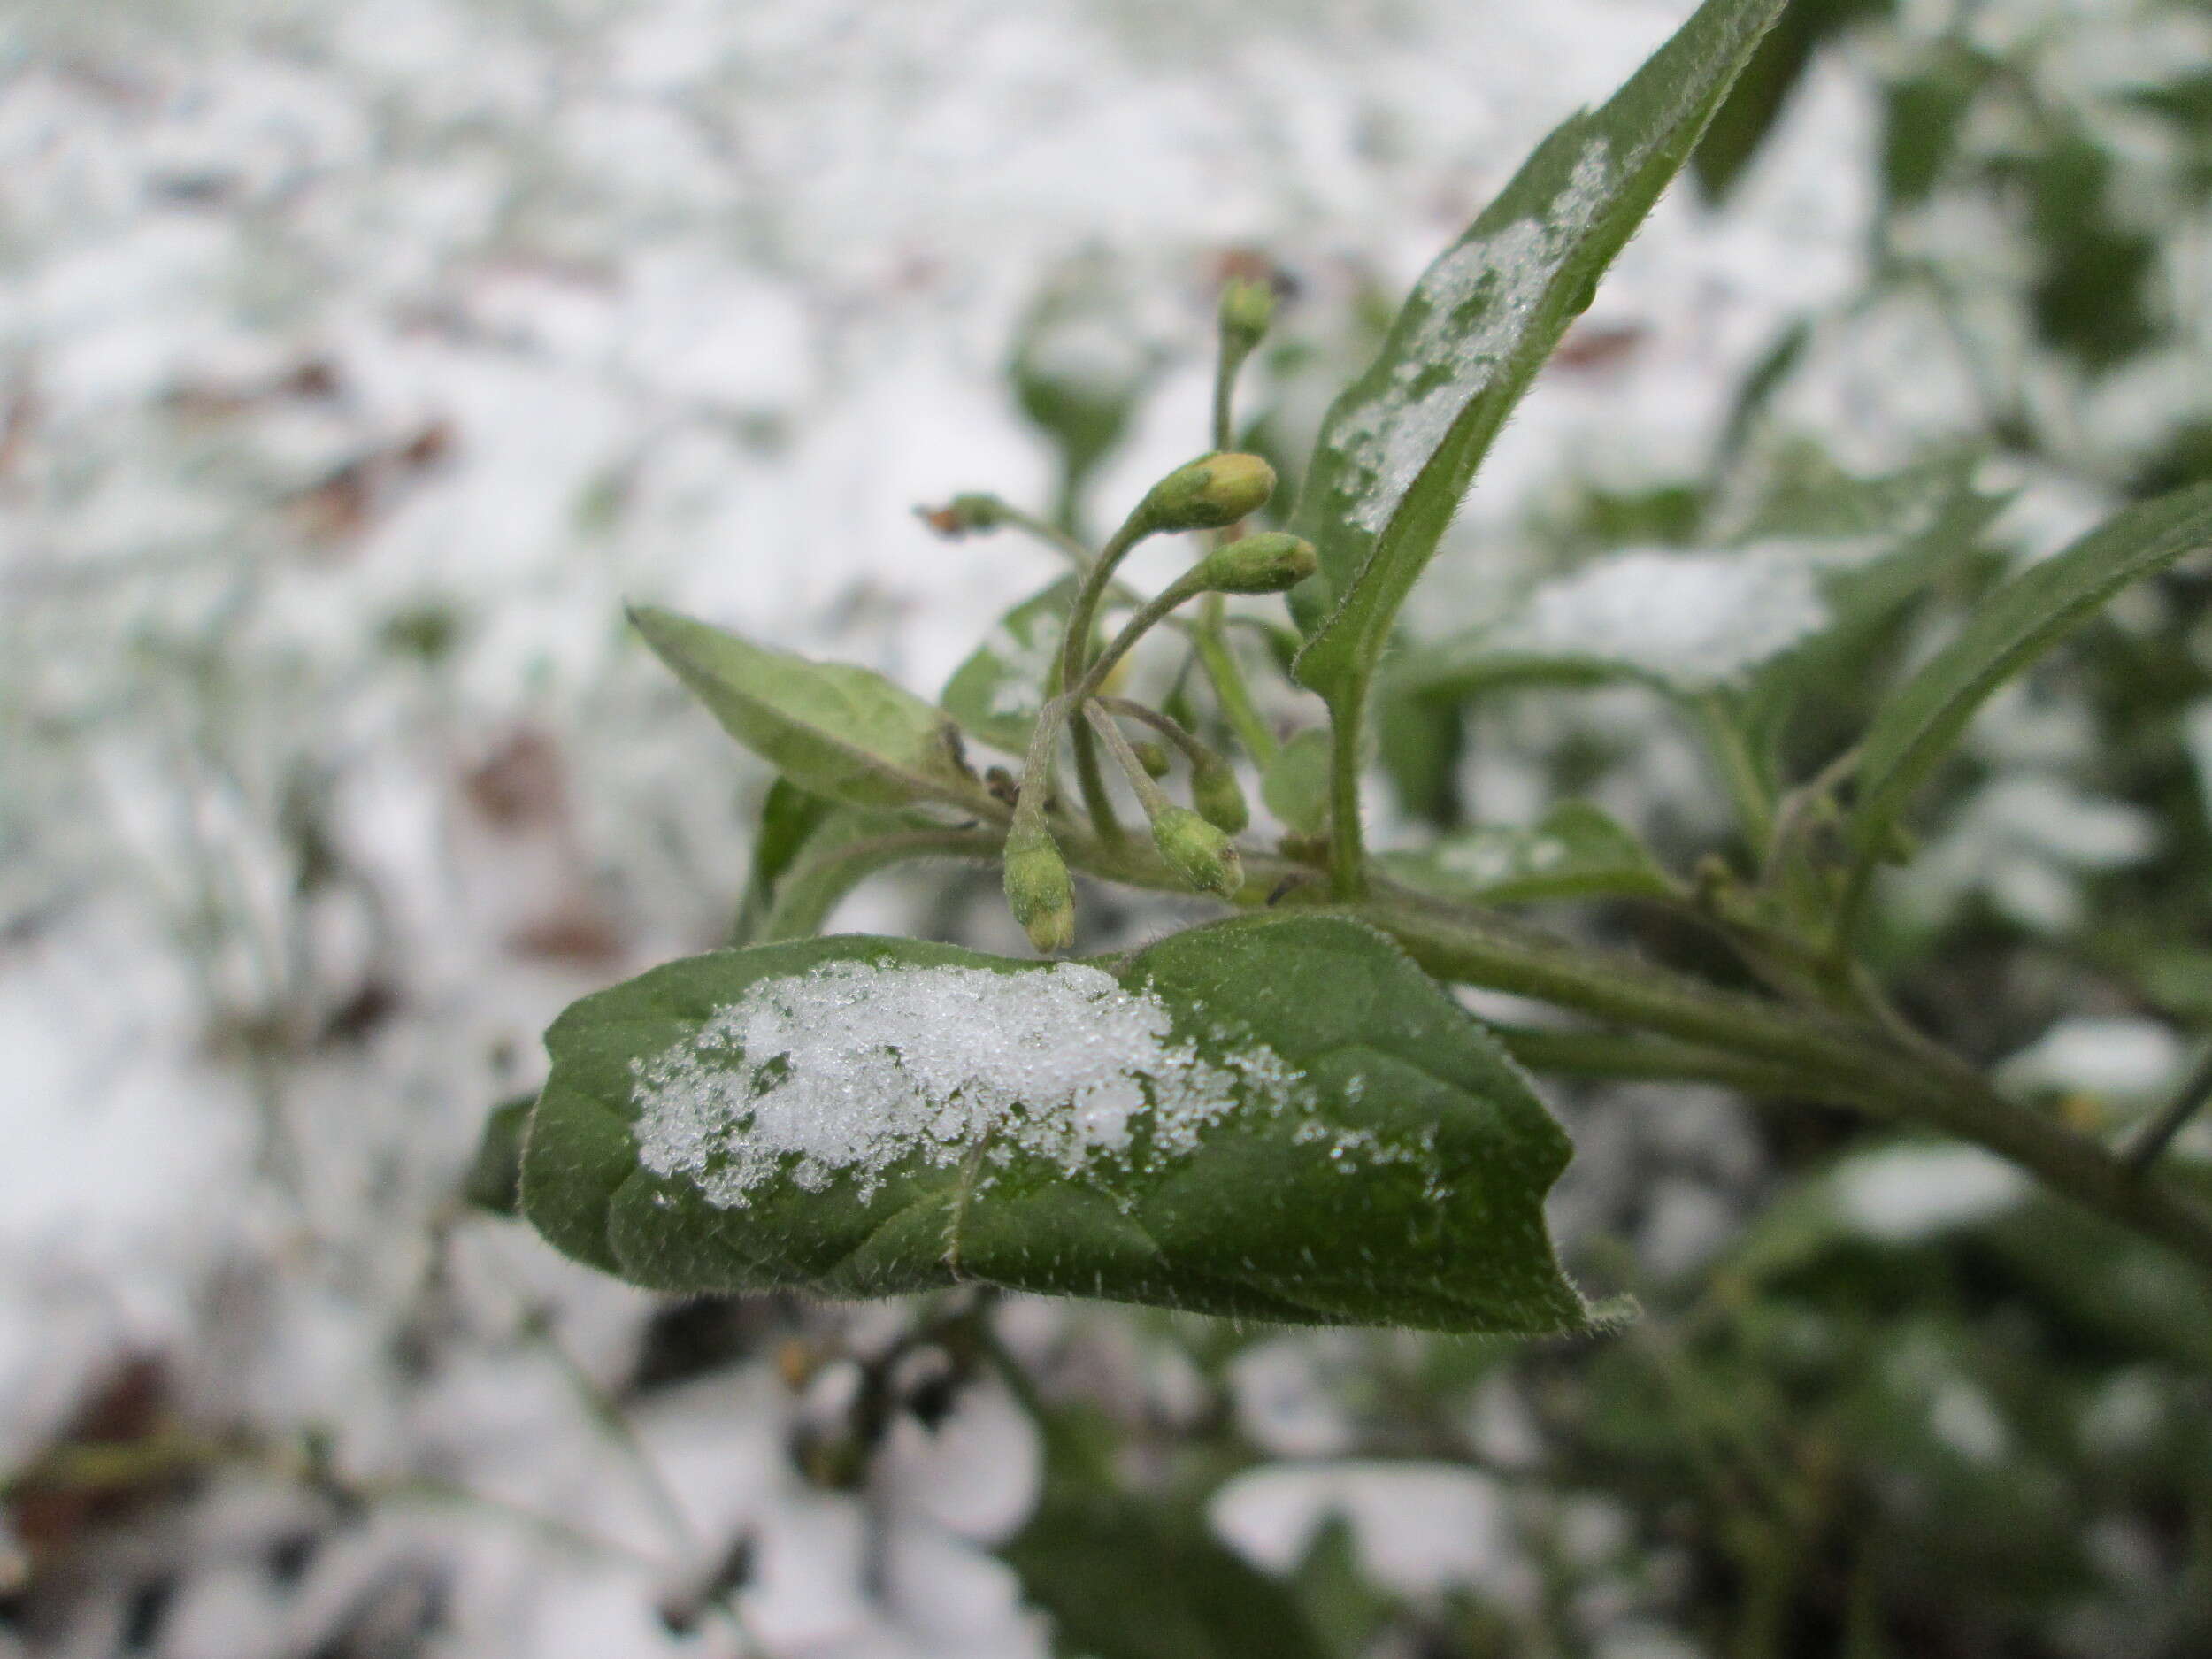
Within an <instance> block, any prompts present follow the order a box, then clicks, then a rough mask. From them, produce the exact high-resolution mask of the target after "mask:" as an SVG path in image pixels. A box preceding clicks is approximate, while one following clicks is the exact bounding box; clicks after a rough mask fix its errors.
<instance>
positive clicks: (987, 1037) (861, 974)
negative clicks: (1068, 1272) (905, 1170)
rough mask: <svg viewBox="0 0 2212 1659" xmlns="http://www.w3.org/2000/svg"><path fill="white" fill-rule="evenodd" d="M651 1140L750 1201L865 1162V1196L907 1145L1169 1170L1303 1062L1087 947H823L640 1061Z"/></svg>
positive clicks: (658, 1156) (660, 1166)
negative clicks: (1055, 951) (1045, 959)
mask: <svg viewBox="0 0 2212 1659" xmlns="http://www.w3.org/2000/svg"><path fill="white" fill-rule="evenodd" d="M633 1070H634V1073H635V1076H636V1083H635V1087H634V1094H633V1098H634V1102H635V1104H636V1106H637V1108H638V1120H637V1138H638V1148H639V1152H638V1156H639V1158H640V1161H641V1162H642V1163H643V1164H644V1165H645V1167H646V1168H648V1169H649V1170H651V1171H654V1172H655V1173H656V1174H658V1175H664V1176H677V1175H682V1176H687V1177H688V1178H689V1179H692V1180H694V1181H695V1182H696V1183H697V1184H698V1186H699V1188H700V1190H701V1191H702V1192H703V1193H704V1194H706V1196H707V1199H708V1200H709V1202H712V1203H714V1204H717V1205H718V1206H720V1207H722V1208H725V1209H731V1208H742V1207H744V1206H745V1205H746V1204H747V1203H749V1202H750V1199H751V1195H752V1194H753V1193H754V1191H755V1190H756V1189H757V1188H758V1187H762V1186H763V1185H764V1184H765V1183H767V1182H769V1181H771V1180H773V1179H778V1178H779V1177H780V1176H782V1175H784V1174H788V1176H789V1178H790V1179H793V1180H795V1181H796V1182H797V1183H798V1184H799V1186H800V1187H803V1188H804V1189H805V1190H807V1191H809V1192H818V1191H820V1190H822V1189H823V1188H824V1187H826V1186H827V1185H828V1184H829V1182H830V1181H831V1179H833V1178H834V1177H836V1176H838V1175H849V1176H851V1177H852V1178H853V1179H854V1180H855V1182H856V1184H857V1186H858V1188H859V1192H860V1195H861V1196H862V1198H864V1199H865V1198H867V1197H868V1196H870V1195H871V1194H873V1192H874V1191H875V1189H876V1188H877V1187H878V1186H879V1185H880V1184H881V1182H882V1179H883V1178H884V1176H885V1174H886V1173H887V1171H889V1170H890V1169H892V1168H893V1167H894V1166H895V1165H896V1164H901V1163H902V1162H904V1161H906V1160H908V1159H911V1158H919V1159H921V1160H923V1161H924V1162H926V1163H928V1164H939V1165H943V1164H953V1163H956V1162H957V1161H959V1160H960V1159H961V1158H962V1157H964V1156H968V1155H970V1154H971V1153H972V1152H973V1153H978V1154H980V1153H982V1152H983V1150H984V1148H989V1156H991V1158H992V1160H993V1161H994V1162H995V1163H1001V1164H1002V1163H1004V1162H1005V1161H1007V1159H1009V1158H1010V1156H1013V1155H1014V1154H1015V1153H1016V1152H1019V1153H1023V1154H1026V1155H1028V1156H1033V1157H1040V1158H1045V1159H1049V1160H1051V1161H1052V1162H1055V1163H1057V1164H1060V1165H1061V1166H1062V1167H1063V1168H1064V1169H1066V1170H1067V1171H1070V1172H1071V1173H1073V1172H1076V1171H1081V1170H1084V1169H1087V1168H1090V1167H1093V1166H1094V1164H1096V1162H1097V1161H1099V1160H1102V1159H1120V1160H1125V1161H1127V1162H1129V1163H1132V1164H1141V1165H1144V1166H1146V1167H1158V1166H1159V1165H1161V1164H1165V1163H1167V1162H1169V1161H1171V1160H1172V1159H1174V1158H1177V1157H1179V1156H1185V1155H1187V1154H1188V1153H1189V1152H1191V1151H1194V1149H1195V1148H1196V1147H1197V1145H1198V1141H1199V1138H1200V1136H1201V1134H1202V1133H1203V1132H1204V1130H1205V1129H1206V1127H1207V1126H1208V1125H1210V1124H1211V1123H1213V1122H1214V1121H1215V1120H1216V1119H1217V1118H1221V1117H1223V1116H1225V1114H1227V1113H1228V1112H1230V1111H1233V1110H1236V1109H1237V1108H1238V1106H1239V1105H1240V1104H1241V1103H1249V1104H1250V1105H1252V1106H1254V1107H1256V1108H1257V1109H1258V1110H1268V1111H1273V1110H1281V1109H1282V1108H1284V1107H1286V1106H1287V1105H1290V1104H1293V1103H1294V1102H1295V1101H1296V1100H1297V1098H1298V1096H1299V1086H1298V1077H1297V1072H1296V1071H1295V1070H1294V1068H1293V1067H1292V1066H1291V1065H1290V1064H1288V1062H1286V1061H1285V1060H1284V1059H1283V1058H1282V1056H1279V1055H1278V1054H1276V1053H1275V1052H1274V1051H1273V1050H1272V1049H1270V1048H1266V1047H1264V1046H1263V1045H1259V1044H1254V1043H1250V1042H1241V1043H1237V1044H1235V1045H1234V1046H1233V1047H1232V1048H1230V1049H1229V1051H1228V1052H1227V1053H1225V1055H1224V1056H1223V1058H1222V1060H1221V1061H1220V1063H1218V1064H1217V1063H1215V1062H1214V1061H1211V1060H1208V1059H1205V1058H1203V1057H1202V1056H1200V1054H1199V1052H1198V1050H1197V1048H1196V1047H1195V1046H1194V1044H1193V1043H1191V1042H1190V1041H1186V1040H1181V1039H1178V1038H1177V1037H1176V1036H1175V1035H1174V1031H1173V1024H1172V1021H1171V1018H1170V1016H1169V1013H1168V1010H1167V1006H1166V1004H1164V1002H1161V1001H1160V999H1159V998H1157V997H1156V996H1154V995H1151V994H1149V993H1148V992H1143V991H1131V990H1127V989H1125V988H1124V987H1122V986H1121V985H1120V984H1119V983H1118V982H1117V981H1116V980H1115V979H1113V978H1112V977H1111V976H1110V975H1109V974H1106V973H1104V972H1101V971H1100V970H1098V969H1096V968H1092V967H1086V966H1084V965H1082V964H1078V963H1058V964H1054V965H1053V966H1051V967H1049V968H1044V969H1039V970H1034V971H1031V972H1020V973H1000V972H993V971H992V970H990V969H987V968H961V967H949V966H943V967H929V968H915V967H908V966H883V965H878V964H873V963H866V962H826V963H823V964H820V965H819V966H818V967H816V968H814V969H812V970H811V971H810V972H806V973H803V974H800V975H797V976H795V977H792V978H788V979H764V980H761V981H759V982H757V983H756V984H755V985H753V986H751V987H748V988H747V990H746V992H745V994H744V995H742V996H741V997H740V998H739V999H738V1000H737V1001H736V1002H733V1003H731V1004H729V1005H727V1006H726V1007H723V1008H720V1009H718V1010H716V1011H715V1013H714V1014H713V1015H712V1016H711V1017H710V1018H709V1019H708V1020H707V1021H706V1023H705V1024H704V1025H703V1026H702V1027H701V1028H700V1030H699V1032H698V1033H697V1034H696V1035H695V1036H694V1037H691V1038H689V1039H687V1040H686V1041H682V1042H679V1043H677V1044H676V1045H674V1046H673V1047H672V1048H669V1049H668V1050H667V1051H666V1052H665V1053H664V1054H662V1055H661V1056H658V1057H657V1058H656V1059H654V1060H651V1061H649V1062H634V1063H633Z"/></svg>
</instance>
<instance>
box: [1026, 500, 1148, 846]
mask: <svg viewBox="0 0 2212 1659" xmlns="http://www.w3.org/2000/svg"><path fill="white" fill-rule="evenodd" d="M1150 528H1151V526H1150V523H1149V521H1148V518H1147V517H1146V515H1145V511H1144V509H1143V507H1142V506H1140V507H1139V508H1138V509H1137V511H1134V512H1133V513H1131V514H1130V515H1129V517H1128V518H1125V519H1123V520H1122V525H1121V528H1120V529H1118V530H1117V531H1115V532H1114V534H1113V535H1112V537H1111V538H1110V540H1109V541H1107V543H1106V545H1105V546H1104V547H1102V548H1101V549H1099V554H1098V559H1097V562H1096V563H1094V565H1092V566H1091V567H1090V569H1088V570H1087V571H1086V572H1083V581H1082V585H1081V586H1079V588H1076V590H1075V598H1074V600H1073V602H1072V603H1070V605H1069V606H1068V624H1067V629H1066V631H1065V632H1064V634H1062V635H1061V638H1060V657H1059V661H1058V662H1057V663H1056V664H1055V665H1054V668H1053V672H1052V677H1051V679H1050V680H1049V682H1048V684H1047V685H1046V687H1045V690H1046V692H1047V694H1048V695H1050V696H1058V695H1060V694H1061V693H1062V692H1064V691H1065V690H1067V688H1068V687H1071V686H1072V685H1074V684H1076V683H1077V682H1078V681H1079V680H1080V679H1081V678H1082V674H1083V659H1084V657H1085V655H1086V654H1087V652H1088V651H1089V650H1090V648H1091V630H1092V629H1093V628H1094V627H1095V626H1097V623H1098V607H1099V603H1100V601H1101V600H1102V599H1103V598H1104V597H1105V594H1106V586H1107V584H1108V582H1110V580H1112V579H1113V574H1114V567H1115V566H1116V565H1118V564H1120V563H1121V561H1122V560H1123V558H1124V557H1126V556H1127V554H1128V552H1129V549H1131V548H1133V547H1134V546H1136V545H1137V543H1138V542H1140V541H1143V540H1144V538H1145V536H1146V535H1147V534H1149V532H1150ZM1071 735H1072V736H1073V738H1074V740H1075V776H1076V780H1077V781H1078V783H1079V784H1080V785H1081V787H1082V790H1083V805H1084V807H1085V809H1086V810H1087V811H1088V812H1089V813H1090V815H1091V823H1092V824H1093V825H1094V826H1095V827H1096V828H1097V830H1098V838H1099V840H1101V841H1104V842H1105V843H1107V845H1109V846H1118V845H1119V844H1120V843H1121V841H1123V840H1124V833H1123V831H1122V827H1121V820H1120V819H1118V818H1116V817H1115V816H1114V805H1113V802H1112V800H1111V799H1110V797H1109V796H1108V795H1107V794H1106V780H1105V779H1104V778H1103V777H1102V775H1101V774H1100V772H1099V770H1098V749H1097V745H1096V744H1095V743H1094V742H1093V741H1092V739H1091V732H1090V728H1089V727H1088V726H1085V725H1083V724H1082V723H1081V722H1078V723H1077V724H1076V726H1075V727H1074V730H1073V732H1072V733H1071Z"/></svg>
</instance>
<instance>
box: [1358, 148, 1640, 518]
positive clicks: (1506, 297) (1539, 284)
mask: <svg viewBox="0 0 2212 1659" xmlns="http://www.w3.org/2000/svg"><path fill="white" fill-rule="evenodd" d="M1612 177H1613V169H1612V166H1611V165H1610V157H1609V146H1608V145H1607V143H1606V142H1605V140H1603V139H1602V138H1599V139H1594V140H1593V141H1592V142H1591V143H1590V144H1589V145H1588V147H1587V148H1586V149H1585V150H1583V152H1582V154H1581V156H1580V157H1578V158H1577V160H1576V162H1575V168H1574V173H1573V176H1572V177H1571V178H1570V179H1569V180H1568V181H1567V183H1566V185H1565V186H1564V188H1562V189H1561V190H1560V192H1559V194H1558V195H1557V196H1554V197H1553V198H1552V199H1551V202H1550V204H1549V205H1548V208H1547V210H1546V211H1545V213H1544V216H1543V217H1542V218H1540V219H1537V218H1530V219H1516V220H1515V221H1514V222H1513V223H1512V224H1510V225H1508V226H1507V227H1505V228H1504V229H1503V230H1502V231H1499V232H1498V233H1496V234H1494V235H1490V236H1480V237H1470V238H1469V239H1468V240H1466V241H1464V242H1460V243H1459V244H1457V245H1456V246H1455V247H1453V248H1452V249H1450V250H1448V251H1447V252H1446V253H1445V254H1444V256H1443V257H1441V258H1440V259H1439V260H1437V262H1436V263H1435V264H1434V265H1431V266H1430V267H1429V268H1428V270H1427V271H1426V272H1425V273H1423V275H1422V278H1421V280H1420V281H1419V282H1418V283H1417V285H1416V286H1415V288H1414V290H1413V299H1412V301H1411V302H1410V303H1413V304H1416V305H1417V306H1418V308H1419V319H1418V320H1417V322H1416V323H1415V324H1414V325H1413V329H1412V336H1411V338H1410V339H1409V341H1408V342H1406V350H1405V353H1404V356H1403V357H1402V359H1401V361H1400V362H1399V364H1398V365H1397V367H1396V368H1395V369H1394V370H1393V371H1392V380H1393V384H1392V385H1390V386H1388V387H1386V388H1385V389H1383V390H1382V391H1379V392H1378V393H1377V394H1376V395H1375V396H1373V397H1371V398H1370V399H1368V400H1367V402H1365V403H1363V404H1361V405H1360V406H1359V407H1358V408H1357V409H1356V410H1354V411H1351V412H1350V413H1349V414H1348V415H1347V417H1346V419H1345V423H1344V426H1343V428H1342V429H1341V431H1340V434H1337V442H1339V444H1340V446H1341V447H1342V449H1343V450H1344V453H1345V457H1346V460H1347V462H1348V472H1347V474H1346V477H1345V479H1344V481H1343V484H1342V488H1344V489H1345V490H1346V491H1347V492H1348V493H1349V494H1351V495H1355V496H1356V498H1357V501H1356V505H1355V506H1354V507H1353V509H1352V513H1351V518H1352V521H1353V522H1354V523H1355V524H1356V525H1358V526H1360V528H1362V529H1363V530H1367V531H1370V532H1372V533H1375V534H1380V533H1381V531H1382V528H1383V526H1385V525H1386V524H1388V523H1389V522H1390V519H1391V517H1392V515H1393V514H1394V513H1395V512H1396V511H1398V503H1400V502H1401V501H1402V500H1403V499H1404V498H1405V493H1406V491H1407V490H1409V488H1412V486H1413V480H1414V479H1415V478H1416V477H1417V476H1418V475H1419V473H1420V471H1421V469H1422V468H1423V467H1424V466H1425V465H1427V464H1428V460H1429V457H1431V456H1432V455H1433V454H1435V453H1436V449H1437V446H1438V445H1440V443H1442V442H1444V436H1445V434H1447V433H1448V432H1449V431H1450V430H1451V429H1452V423H1453V422H1455V420H1457V419H1459V417H1460V412H1461V411H1463V410H1464V409H1465V408H1466V407H1467V405H1468V404H1469V403H1472V402H1473V401H1474V400H1475V399H1476V398H1477V397H1479V396H1481V394H1482V393H1483V392H1484V391H1486V389H1488V388H1489V385H1490V381H1491V379H1492V377H1493V376H1494V375H1495V374H1496V373H1497V372H1498V370H1499V368H1500V367H1501V366H1502V365H1503V364H1504V362H1505V359H1506V357H1507V356H1508V355H1509V353H1510V351H1511V350H1512V349H1513V345H1514V342H1515V341H1516V340H1517V339H1518V338H1519V335H1520V333H1521V329H1522V327H1523V326H1524V325H1525V323H1526V322H1527V320H1528V319H1529V316H1530V315H1531V313H1532V312H1533V311H1535V309H1536V307H1537V305H1538V304H1539V303H1541V301H1542V299H1543V297H1544V290H1545V289H1546V288H1548V287H1549V286H1550V284H1551V281H1552V279H1553V278H1554V277H1555V276H1556V275H1557V274H1558V271H1559V265H1560V261H1561V259H1562V258H1563V257H1564V255H1565V254H1566V251H1567V250H1569V249H1570V248H1571V247H1573V246H1574V245H1575V243H1576V242H1579V241H1580V240H1581V239H1582V238H1583V237H1584V236H1585V235H1586V234H1588V233H1589V228H1590V226H1591V223H1592V222H1593V221H1594V219H1595V218H1596V217H1597V214H1598V212H1599V211H1600V209H1601V207H1602V205H1603V204H1604V200H1605V193H1606V188H1607V186H1608V185H1609V183H1610V182H1611V180H1612ZM1471 307H1479V310H1478V311H1476V312H1475V314H1474V316H1473V317H1472V318H1470V317H1469V316H1468V314H1467V313H1468V311H1469V309H1470V308H1471ZM1417 381H1425V382H1426V383H1427V385H1426V389H1425V390H1422V391H1419V392H1418V393H1416V392H1415V391H1414V384H1415V382H1417Z"/></svg>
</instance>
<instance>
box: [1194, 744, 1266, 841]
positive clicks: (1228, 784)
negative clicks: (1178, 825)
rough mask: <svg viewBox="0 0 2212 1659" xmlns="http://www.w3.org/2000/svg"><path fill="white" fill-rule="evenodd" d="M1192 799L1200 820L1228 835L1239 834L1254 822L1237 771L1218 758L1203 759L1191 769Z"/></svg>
mask: <svg viewBox="0 0 2212 1659" xmlns="http://www.w3.org/2000/svg"><path fill="white" fill-rule="evenodd" d="M1190 800H1191V804H1192V805H1193V806H1194V807H1196V808H1197V809H1198V816H1199V817H1201V818H1204V819H1205V820H1206V822H1207V823H1209V824H1210V825H1212V826H1214V827H1215V828H1216V829H1217V830H1221V831H1224V832H1225V833H1228V834H1231V835H1234V834H1236V833H1239V832H1240V831H1241V830H1242V829H1243V828H1244V826H1246V825H1248V824H1249V823H1250V822H1251V821H1252V809H1251V808H1250V807H1248V806H1247V805H1246V804H1245V803H1244V790H1243V788H1242V787H1240V785H1239V784H1238V782H1237V774H1236V769H1235V768H1234V767H1233V766H1231V765H1230V764H1229V763H1228V762H1227V761H1225V760H1223V759H1221V758H1220V757H1218V756H1217V757H1214V758H1213V759H1211V760H1202V761H1200V762H1199V763H1198V764H1197V765H1196V766H1194V767H1193V768H1192V769H1191V775H1190Z"/></svg>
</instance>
